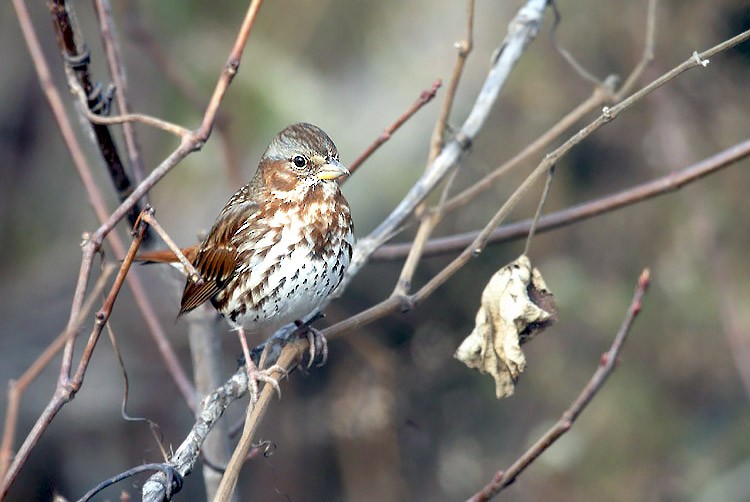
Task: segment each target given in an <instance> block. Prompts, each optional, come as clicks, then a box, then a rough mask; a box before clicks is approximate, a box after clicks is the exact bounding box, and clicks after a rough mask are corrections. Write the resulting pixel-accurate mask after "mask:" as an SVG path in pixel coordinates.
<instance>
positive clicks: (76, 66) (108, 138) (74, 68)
mask: <svg viewBox="0 0 750 502" xmlns="http://www.w3.org/2000/svg"><path fill="white" fill-rule="evenodd" d="M47 6H48V8H49V11H50V15H51V16H52V24H53V27H54V29H55V34H56V35H57V42H58V45H59V46H60V51H61V54H62V56H63V60H64V61H65V62H66V64H67V65H68V66H66V74H67V75H68V76H69V78H70V80H71V81H72V82H76V83H77V85H80V87H81V88H82V89H83V93H84V95H85V96H88V99H89V100H90V99H92V98H93V97H94V96H95V95H97V93H98V95H97V99H102V96H101V88H99V89H97V86H96V85H95V84H94V83H93V82H92V79H91V75H90V73H89V69H88V66H89V65H88V62H89V61H88V60H89V57H90V56H89V53H88V49H86V46H85V44H81V47H82V49H81V48H79V45H78V42H77V41H76V32H75V29H74V26H73V20H72V19H71V17H70V15H69V13H68V8H69V7H68V4H67V1H66V0H50V1H49V2H48V3H47ZM103 99H106V97H104V98H103ZM89 104H90V102H87V103H86V104H85V106H83V107H82V110H88V108H89ZM91 130H92V132H93V134H94V137H95V138H96V144H97V146H98V148H99V151H100V152H101V155H102V158H103V160H104V163H105V165H106V166H107V169H108V171H109V176H110V179H111V180H112V183H113V185H114V188H115V190H116V192H117V196H118V198H119V200H120V201H124V200H125V199H127V197H128V195H130V193H131V192H132V190H133V185H132V183H131V181H130V178H129V176H128V174H127V172H126V170H125V166H124V165H123V163H122V161H121V159H120V154H119V153H118V151H117V145H116V144H115V141H114V138H113V137H112V134H111V133H110V131H109V128H107V127H106V126H105V125H102V124H96V123H91ZM138 204H139V201H135V202H134V204H133V205H132V206H131V207H130V208H129V210H128V212H127V216H128V218H129V220H130V224H131V226H132V225H133V224H134V222H135V220H136V218H138V214H139V213H140V208H139V207H138Z"/></svg>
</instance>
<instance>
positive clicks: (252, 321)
mask: <svg viewBox="0 0 750 502" xmlns="http://www.w3.org/2000/svg"><path fill="white" fill-rule="evenodd" d="M348 174H349V171H348V170H347V169H346V167H344V166H343V165H341V164H340V163H339V154H338V151H337V150H336V145H334V144H333V141H331V138H329V137H328V135H327V134H326V133H325V132H324V131H323V130H322V129H320V128H318V127H316V126H314V125H311V124H304V123H300V124H293V125H290V126H289V127H287V128H286V129H284V130H283V131H281V132H280V133H279V134H277V135H276V137H274V138H273V140H272V141H271V144H270V145H269V146H268V148H267V149H266V151H265V153H264V154H263V157H262V158H261V159H260V163H259V164H258V169H257V171H256V173H255V176H254V177H253V179H252V181H251V182H250V183H248V184H247V185H245V186H243V187H242V188H240V189H239V190H238V191H237V192H236V193H235V194H234V195H233V196H232V197H231V198H230V199H229V202H227V203H226V205H225V206H224V209H222V211H221V213H219V216H218V218H217V219H216V222H215V223H214V225H213V227H212V228H211V231H210V232H209V234H208V236H207V237H206V238H205V239H204V240H203V242H202V243H201V244H199V245H197V246H192V247H189V248H185V249H183V250H182V251H183V254H184V255H185V257H186V258H187V259H188V260H189V261H190V262H191V263H192V264H193V266H194V267H195V269H196V270H197V271H198V273H199V275H200V277H201V280H199V281H197V282H193V281H191V280H190V279H188V281H187V284H186V285H185V290H184V292H183V294H182V302H181V306H180V312H179V314H178V315H182V314H184V313H186V312H190V311H191V310H193V309H195V308H196V307H198V306H199V305H201V304H203V303H204V302H206V301H210V302H211V304H212V305H213V306H214V307H215V308H216V309H217V310H218V311H219V312H220V313H221V315H222V316H223V317H224V318H226V319H227V321H228V322H229V324H230V325H231V326H232V327H233V328H235V329H236V330H237V331H238V334H239V337H240V342H241V343H242V349H243V353H244V355H245V364H246V365H247V371H248V377H249V378H250V385H251V390H252V393H253V398H254V399H255V398H257V385H258V383H257V382H258V381H266V382H270V383H271V384H272V385H274V387H276V388H278V387H277V386H278V383H277V382H276V380H275V379H273V377H272V376H270V373H269V372H268V371H260V370H258V368H257V367H256V366H255V364H254V363H253V360H252V359H251V358H250V353H249V349H248V345H247V340H246V338H245V333H246V331H247V332H249V333H252V334H256V333H260V334H263V335H265V336H269V335H270V334H272V333H273V332H274V331H276V330H277V329H278V328H280V327H281V326H283V325H285V324H287V323H289V322H292V321H295V320H299V319H301V318H302V317H303V316H304V315H305V314H308V313H311V312H313V311H316V310H317V309H319V308H320V306H321V305H322V303H323V302H324V300H325V299H326V298H327V297H328V296H329V295H330V294H331V293H332V292H333V291H334V290H335V289H336V287H337V286H338V285H339V283H340V282H341V279H342V278H343V277H344V271H345V270H346V267H347V266H348V265H349V261H350V259H351V256H352V244H353V242H354V237H353V234H352V218H351V214H350V211H349V204H348V203H347V202H346V199H344V196H343V195H342V194H341V190H340V189H339V185H338V183H337V182H336V180H337V179H338V178H340V177H342V176H346V175H348ZM139 258H140V259H141V260H143V261H149V262H165V263H175V264H176V263H179V262H177V257H176V256H175V255H174V253H172V252H171V251H169V250H164V251H154V252H147V253H144V254H142V255H141V256H140V257H139Z"/></svg>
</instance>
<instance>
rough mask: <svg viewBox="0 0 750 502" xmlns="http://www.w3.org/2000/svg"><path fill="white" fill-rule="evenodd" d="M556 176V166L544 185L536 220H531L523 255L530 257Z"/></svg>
mask: <svg viewBox="0 0 750 502" xmlns="http://www.w3.org/2000/svg"><path fill="white" fill-rule="evenodd" d="M554 176H555V166H552V167H551V168H550V170H549V171H548V172H547V182H546V183H545V184H544V191H542V196H541V197H539V204H538V205H537V208H536V213H534V218H532V219H531V227H530V228H529V235H528V236H527V237H526V246H524V248H523V254H524V255H526V256H528V254H529V252H530V250H531V241H532V240H534V235H535V233H536V225H537V223H539V218H540V217H541V216H542V209H543V208H544V203H545V202H546V201H547V196H548V195H549V189H550V187H551V186H552V178H553V177H554Z"/></svg>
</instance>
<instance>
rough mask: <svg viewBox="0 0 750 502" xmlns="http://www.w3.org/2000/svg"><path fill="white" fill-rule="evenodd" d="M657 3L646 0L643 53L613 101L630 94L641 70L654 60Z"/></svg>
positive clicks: (652, 0)
mask: <svg viewBox="0 0 750 502" xmlns="http://www.w3.org/2000/svg"><path fill="white" fill-rule="evenodd" d="M658 4H659V0H648V13H647V14H646V39H645V40H644V42H643V53H642V54H641V59H640V60H639V61H638V64H637V65H635V68H633V71H632V72H631V73H630V75H628V78H626V79H625V82H624V83H623V84H622V86H621V87H620V88H619V89H617V92H616V93H615V96H614V102H618V101H620V100H621V99H622V98H624V97H625V96H627V95H628V94H630V93H631V92H632V90H633V88H634V87H635V84H636V82H638V79H640V78H641V75H643V72H644V71H645V70H646V68H647V67H648V65H650V64H651V62H652V61H653V60H654V46H655V45H656V7H657V5H658Z"/></svg>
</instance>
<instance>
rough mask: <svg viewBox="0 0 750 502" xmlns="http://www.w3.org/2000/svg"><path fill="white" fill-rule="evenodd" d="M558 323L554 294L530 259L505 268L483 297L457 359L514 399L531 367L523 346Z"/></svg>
mask: <svg viewBox="0 0 750 502" xmlns="http://www.w3.org/2000/svg"><path fill="white" fill-rule="evenodd" d="M556 320H557V307H556V305H555V297H554V295H553V294H552V293H551V292H550V291H549V290H548V289H547V285H546V284H545V283H544V279H542V275H541V274H540V273H539V270H537V269H536V268H534V269H532V267H531V262H530V261H529V258H528V257H527V256H526V255H521V256H520V257H519V258H518V259H517V260H516V261H514V262H512V263H510V264H508V265H506V266H504V267H503V268H501V269H500V270H498V271H497V272H495V274H494V275H493V276H492V278H491V279H490V282H489V283H488V284H487V286H486V287H485V289H484V292H483V293H482V304H481V307H480V308H479V311H478V312H477V317H476V325H475V327H474V330H473V331H472V332H471V334H470V335H469V336H468V337H467V338H466V339H465V340H464V341H463V342H462V343H461V345H460V346H459V347H458V350H456V353H455V354H454V357H455V358H456V359H458V360H460V361H462V362H463V363H464V364H466V365H467V366H468V367H469V368H473V369H476V370H478V371H480V372H481V373H489V374H490V375H492V377H493V378H494V379H495V393H496V395H497V398H498V399H500V398H502V397H508V396H510V395H512V394H513V390H514V389H515V385H516V382H517V380H518V376H519V375H520V374H521V373H522V372H523V370H524V368H525V367H526V358H525V357H524V354H523V351H522V350H521V344H523V343H526V342H527V341H529V340H531V339H532V338H533V337H534V336H535V335H537V334H538V333H540V332H541V331H543V330H544V329H545V328H547V326H549V325H551V324H552V323H554V322H555V321H556Z"/></svg>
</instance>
